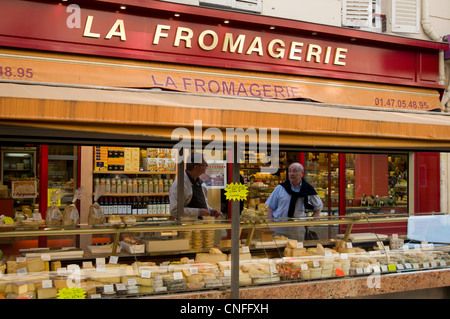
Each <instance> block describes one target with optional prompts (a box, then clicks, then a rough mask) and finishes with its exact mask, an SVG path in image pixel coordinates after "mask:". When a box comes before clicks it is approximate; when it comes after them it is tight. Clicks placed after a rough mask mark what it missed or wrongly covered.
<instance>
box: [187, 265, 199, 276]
mask: <svg viewBox="0 0 450 319" xmlns="http://www.w3.org/2000/svg"><path fill="white" fill-rule="evenodd" d="M189 271H190V272H191V274H193V275H198V267H191V268H189Z"/></svg>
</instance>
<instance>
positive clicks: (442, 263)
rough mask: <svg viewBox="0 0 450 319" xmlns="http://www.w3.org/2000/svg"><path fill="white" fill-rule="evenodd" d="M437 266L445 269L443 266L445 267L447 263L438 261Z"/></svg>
mask: <svg viewBox="0 0 450 319" xmlns="http://www.w3.org/2000/svg"><path fill="white" fill-rule="evenodd" d="M439 265H440V266H441V267H445V266H447V263H446V262H445V260H440V261H439Z"/></svg>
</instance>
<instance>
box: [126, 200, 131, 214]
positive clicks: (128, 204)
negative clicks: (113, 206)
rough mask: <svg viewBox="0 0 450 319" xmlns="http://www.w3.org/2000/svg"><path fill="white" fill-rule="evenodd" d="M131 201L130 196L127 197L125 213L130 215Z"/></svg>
mask: <svg viewBox="0 0 450 319" xmlns="http://www.w3.org/2000/svg"><path fill="white" fill-rule="evenodd" d="M131 211H132V202H131V198H130V197H128V200H127V215H131V214H132V212H131Z"/></svg>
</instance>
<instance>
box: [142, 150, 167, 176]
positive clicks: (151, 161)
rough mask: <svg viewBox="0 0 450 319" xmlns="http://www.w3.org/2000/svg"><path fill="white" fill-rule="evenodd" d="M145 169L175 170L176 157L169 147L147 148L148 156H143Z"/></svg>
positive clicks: (159, 171) (157, 170)
mask: <svg viewBox="0 0 450 319" xmlns="http://www.w3.org/2000/svg"><path fill="white" fill-rule="evenodd" d="M142 162H143V163H142V164H143V165H142V166H143V168H144V170H145V171H149V172H153V173H164V172H168V171H175V159H174V158H173V156H172V150H171V149H169V148H147V156H146V157H145V158H144V157H143V158H142Z"/></svg>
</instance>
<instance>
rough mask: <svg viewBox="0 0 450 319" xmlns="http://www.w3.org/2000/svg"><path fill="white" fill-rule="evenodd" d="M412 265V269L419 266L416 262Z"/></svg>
mask: <svg viewBox="0 0 450 319" xmlns="http://www.w3.org/2000/svg"><path fill="white" fill-rule="evenodd" d="M412 266H413V269H419V268H420V267H419V264H418V263H413V264H412Z"/></svg>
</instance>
